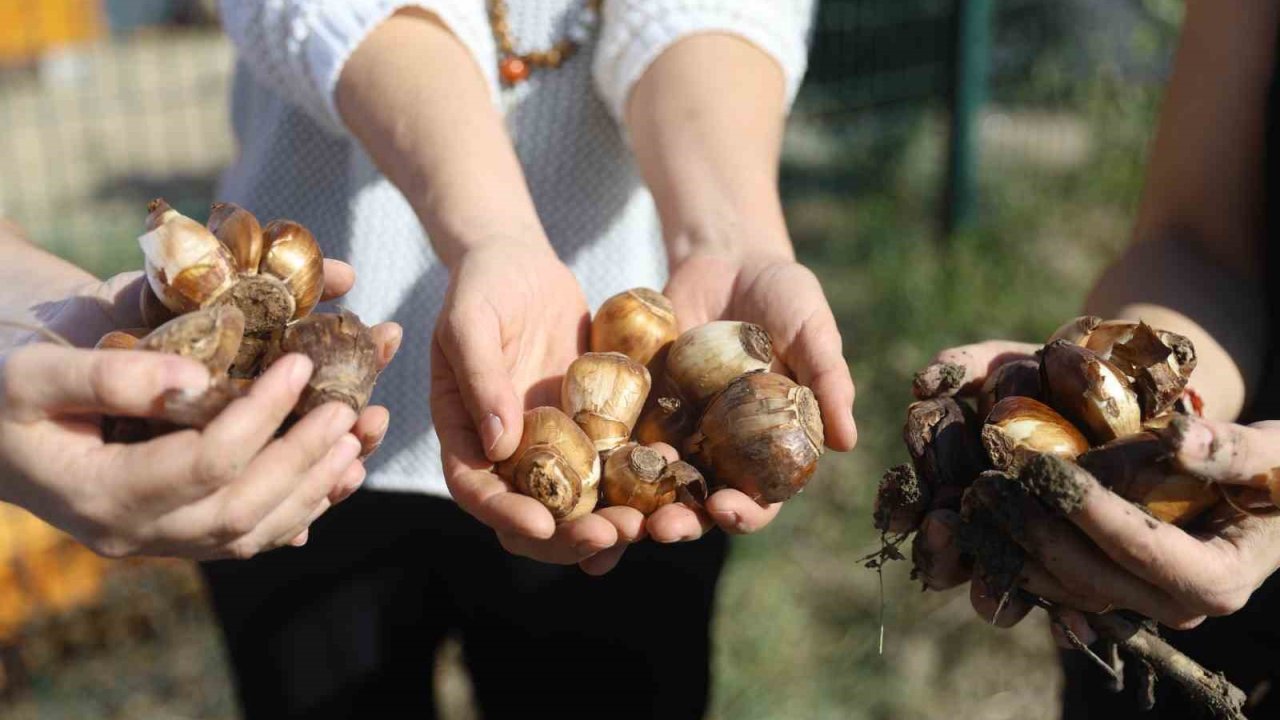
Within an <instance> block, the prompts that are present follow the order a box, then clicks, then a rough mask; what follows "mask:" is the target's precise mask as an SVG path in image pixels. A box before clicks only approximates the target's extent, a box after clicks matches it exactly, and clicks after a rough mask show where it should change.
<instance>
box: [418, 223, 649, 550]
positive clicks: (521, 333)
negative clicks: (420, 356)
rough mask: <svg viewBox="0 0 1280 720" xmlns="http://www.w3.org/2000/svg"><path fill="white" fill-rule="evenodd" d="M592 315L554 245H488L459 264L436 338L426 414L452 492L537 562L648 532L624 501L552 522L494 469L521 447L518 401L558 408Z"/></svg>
mask: <svg viewBox="0 0 1280 720" xmlns="http://www.w3.org/2000/svg"><path fill="white" fill-rule="evenodd" d="M589 319H590V315H589V312H588V310H587V304H586V300H585V298H584V297H583V295H582V291H581V289H580V288H579V287H578V282H577V280H576V279H575V278H574V277H573V274H572V273H570V272H569V269H568V268H566V267H565V266H564V264H563V263H561V262H560V260H559V259H558V258H557V257H556V256H555V254H554V253H553V252H552V250H551V248H550V247H549V246H548V247H541V246H540V247H536V248H534V247H513V246H502V247H492V246H486V247H481V248H478V249H474V250H470V251H468V252H467V253H466V254H464V255H463V256H462V258H461V259H460V260H459V261H458V263H457V264H456V265H455V266H454V268H453V272H452V277H451V282H450V286H449V292H448V294H447V295H446V297H445V303H444V307H443V308H442V309H441V311H440V317H439V319H438V320H437V321H436V328H435V333H434V337H433V341H432V345H431V414H432V418H433V420H434V423H435V427H436V433H437V434H438V435H439V437H440V453H441V457H442V460H443V464H444V473H445V480H446V482H447V483H448V485H449V491H450V493H451V494H452V495H453V498H454V500H455V501H457V503H458V505H459V507H461V508H462V509H463V510H465V511H466V512H468V513H470V514H471V515H472V516H474V517H475V518H476V519H477V520H479V521H480V522H482V523H484V524H485V525H488V526H489V527H491V528H493V530H494V532H495V533H496V534H497V535H498V539H499V541H500V542H501V543H502V546H503V547H504V548H506V549H507V551H508V552H511V553H513V554H516V555H522V556H525V557H530V558H533V559H535V560H540V561H542V562H549V563H556V564H572V563H577V562H581V561H583V560H585V559H587V558H590V557H592V556H594V555H596V554H597V553H599V552H600V551H602V550H604V549H605V548H612V547H614V546H615V545H616V544H617V543H618V541H619V539H620V538H622V539H623V540H625V541H632V540H635V539H638V538H639V537H640V534H641V533H642V532H643V518H641V519H640V521H636V519H635V518H634V517H633V516H631V515H630V514H628V513H622V512H620V510H629V509H630V508H605V509H602V510H599V511H597V512H595V513H592V514H590V515H587V516H585V517H581V518H578V519H576V520H572V521H569V522H566V523H561V524H559V525H557V524H556V522H555V520H554V518H553V517H552V515H551V513H550V511H548V510H547V509H546V508H545V507H543V506H542V504H541V503H539V502H538V501H537V500H534V499H533V498H530V497H527V496H525V495H522V494H520V493H518V492H516V491H515V490H514V489H513V488H512V487H511V486H509V485H508V484H507V483H506V482H505V481H503V480H502V478H500V477H498V475H496V474H495V473H494V472H493V469H492V466H493V464H494V463H495V462H498V461H501V460H505V459H506V458H508V457H510V456H511V454H512V453H513V452H514V451H515V449H516V446H517V445H518V444H519V442H520V437H521V435H522V434H523V432H524V421H523V413H524V410H525V409H527V408H532V407H537V406H540V405H552V406H555V407H559V405H560V384H561V381H562V378H563V376H564V372H565V370H566V369H567V368H568V367H569V364H570V363H571V362H573V360H574V359H575V358H577V357H578V356H579V355H580V354H581V353H582V352H583V351H584V350H585V348H586V339H587V328H588V327H589ZM636 514H637V515H638V513H636Z"/></svg>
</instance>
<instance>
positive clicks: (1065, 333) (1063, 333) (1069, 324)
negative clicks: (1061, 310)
mask: <svg viewBox="0 0 1280 720" xmlns="http://www.w3.org/2000/svg"><path fill="white" fill-rule="evenodd" d="M1101 324H1102V318H1100V317H1098V316H1097V315H1081V316H1080V317H1077V318H1072V319H1070V320H1068V321H1066V322H1065V323H1063V324H1062V325H1061V326H1059V327H1058V329H1057V330H1055V331H1053V334H1052V335H1050V336H1049V339H1048V340H1046V341H1045V344H1046V345H1048V344H1049V343H1052V342H1057V341H1058V340H1066V341H1067V342H1069V343H1072V344H1074V345H1084V344H1085V343H1086V342H1087V341H1088V339H1089V336H1090V335H1091V334H1092V333H1093V331H1094V330H1095V329H1096V328H1097V327H1098V326H1099V325H1101Z"/></svg>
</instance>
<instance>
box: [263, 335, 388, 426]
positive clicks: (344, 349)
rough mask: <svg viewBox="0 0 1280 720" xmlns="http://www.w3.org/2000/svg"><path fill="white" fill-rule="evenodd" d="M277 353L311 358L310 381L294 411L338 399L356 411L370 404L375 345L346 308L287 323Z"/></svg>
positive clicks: (375, 371)
mask: <svg viewBox="0 0 1280 720" xmlns="http://www.w3.org/2000/svg"><path fill="white" fill-rule="evenodd" d="M280 352H282V353H301V354H303V355H306V356H307V357H308V358H311V363H312V365H314V369H313V370H312V372H311V380H310V381H308V382H307V387H306V389H305V390H303V391H302V398H301V399H299V400H298V406H297V407H296V408H295V409H294V412H295V413H297V414H298V415H305V414H307V413H308V412H310V411H311V410H314V409H315V408H317V407H319V406H321V405H323V404H324V403H327V402H334V401H336V402H341V403H345V404H347V405H348V406H349V407H351V409H352V410H355V411H356V412H357V413H359V412H360V411H361V410H364V408H365V406H366V405H368V404H369V396H370V395H372V394H373V385H374V383H375V382H377V379H378V369H377V363H376V357H377V346H376V345H375V343H374V340H373V334H372V333H371V332H370V331H369V328H368V327H366V326H365V324H364V323H362V322H360V318H358V317H356V316H355V314H353V313H351V312H348V311H346V310H343V311H341V312H340V313H338V314H332V313H317V314H315V315H308V316H307V317H305V318H303V319H301V320H299V321H298V322H296V323H294V324H292V325H290V326H289V328H288V330H286V331H285V333H284V338H283V339H282V340H281V341H280Z"/></svg>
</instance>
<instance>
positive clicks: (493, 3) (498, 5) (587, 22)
mask: <svg viewBox="0 0 1280 720" xmlns="http://www.w3.org/2000/svg"><path fill="white" fill-rule="evenodd" d="M601 2H602V0H585V2H584V3H583V5H582V7H581V8H579V9H578V12H577V15H576V16H574V18H573V20H571V21H570V23H569V30H568V32H566V33H565V37H564V38H562V39H561V40H560V41H559V42H557V43H556V44H555V45H552V46H551V47H550V48H549V49H547V50H538V51H534V52H527V53H519V52H516V42H515V38H514V37H513V36H512V35H511V23H510V21H509V19H508V17H507V15H508V13H507V3H506V0H489V23H490V24H491V25H492V26H493V39H494V40H495V41H496V42H497V43H498V76H499V77H501V78H502V84H503V85H506V86H507V87H514V86H516V85H519V84H520V83H522V82H524V81H525V80H527V79H529V73H530V72H531V71H532V70H533V68H541V69H545V70H554V69H556V68H558V67H560V66H561V65H563V64H564V62H565V61H566V60H568V59H569V58H570V57H572V56H573V54H574V53H575V52H577V50H578V48H579V47H581V46H582V45H583V44H584V43H585V42H587V40H589V39H590V38H591V33H592V31H593V30H595V27H596V25H597V24H598V23H599V22H600V3H601Z"/></svg>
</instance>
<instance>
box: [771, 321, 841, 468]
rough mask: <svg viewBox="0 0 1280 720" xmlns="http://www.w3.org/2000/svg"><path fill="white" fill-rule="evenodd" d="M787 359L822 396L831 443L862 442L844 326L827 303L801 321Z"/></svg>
mask: <svg viewBox="0 0 1280 720" xmlns="http://www.w3.org/2000/svg"><path fill="white" fill-rule="evenodd" d="M783 361H784V362H785V363H786V365H787V367H788V368H790V369H791V371H792V372H794V373H795V375H796V380H797V381H798V382H799V383H800V384H801V385H805V386H807V387H808V388H809V389H810V390H812V391H813V394H814V396H815V397H816V398H817V399H818V406H819V408H820V409H821V411H822V423H823V431H824V435H825V436H826V444H827V446H828V447H830V448H831V449H832V450H836V451H839V452H844V451H848V450H852V449H853V447H854V445H856V444H857V442H858V428H857V424H856V423H855V422H854V419H853V399H854V392H855V391H854V386H853V377H852V376H851V375H850V373H849V365H848V363H846V362H845V359H844V350H843V341H842V340H841V338H840V330H839V328H838V327H837V326H836V321H835V317H834V316H832V314H831V311H830V310H829V309H827V308H826V305H825V303H824V304H823V307H822V309H821V310H820V311H818V312H817V313H815V314H814V315H813V316H812V317H810V318H809V319H808V320H807V321H805V322H804V324H803V325H801V327H800V331H799V332H798V333H797V334H796V336H795V338H794V339H793V340H792V341H791V343H790V344H789V345H788V346H787V348H786V356H785V357H784V358H783Z"/></svg>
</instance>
